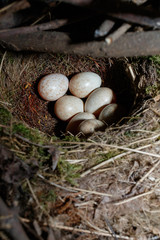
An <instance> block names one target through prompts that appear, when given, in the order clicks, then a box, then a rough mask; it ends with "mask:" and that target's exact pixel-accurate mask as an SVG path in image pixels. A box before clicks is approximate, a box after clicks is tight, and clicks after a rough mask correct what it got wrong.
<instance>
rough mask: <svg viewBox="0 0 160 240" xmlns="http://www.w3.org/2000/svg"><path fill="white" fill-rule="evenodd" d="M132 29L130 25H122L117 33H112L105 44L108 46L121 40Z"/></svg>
mask: <svg viewBox="0 0 160 240" xmlns="http://www.w3.org/2000/svg"><path fill="white" fill-rule="evenodd" d="M130 27H131V25H130V24H128V23H124V24H122V26H121V27H120V28H118V29H117V30H116V31H115V32H113V33H111V34H110V35H109V36H107V37H106V38H105V42H106V43H107V45H110V44H111V43H112V42H114V41H116V40H117V39H118V38H120V37H121V36H122V35H123V34H124V33H125V32H127V30H128V29H129V28H130Z"/></svg>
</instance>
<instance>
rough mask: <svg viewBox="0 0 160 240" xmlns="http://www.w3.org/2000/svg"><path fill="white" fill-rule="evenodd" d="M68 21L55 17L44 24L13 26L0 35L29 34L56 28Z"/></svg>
mask: <svg viewBox="0 0 160 240" xmlns="http://www.w3.org/2000/svg"><path fill="white" fill-rule="evenodd" d="M66 23H67V19H55V20H53V21H50V22H47V23H42V24H37V25H34V26H27V27H17V28H12V29H5V30H1V31H0V35H1V37H2V36H7V35H8V34H9V35H10V36H12V35H15V34H27V33H34V32H37V31H45V30H49V29H52V30H53V29H56V28H59V27H61V26H64V25H65V24H66Z"/></svg>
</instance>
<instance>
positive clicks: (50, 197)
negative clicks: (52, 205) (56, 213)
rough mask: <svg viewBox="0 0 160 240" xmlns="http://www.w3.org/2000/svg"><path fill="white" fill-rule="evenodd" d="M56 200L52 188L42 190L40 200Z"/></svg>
mask: <svg viewBox="0 0 160 240" xmlns="http://www.w3.org/2000/svg"><path fill="white" fill-rule="evenodd" d="M55 201H56V194H55V192H54V191H53V190H49V191H48V192H46V193H45V192H42V195H41V202H44V203H45V202H55Z"/></svg>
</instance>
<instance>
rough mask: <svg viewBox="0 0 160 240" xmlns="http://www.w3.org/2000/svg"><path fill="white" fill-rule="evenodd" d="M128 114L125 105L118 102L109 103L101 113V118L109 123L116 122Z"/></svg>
mask: <svg viewBox="0 0 160 240" xmlns="http://www.w3.org/2000/svg"><path fill="white" fill-rule="evenodd" d="M125 114H126V109H125V108H124V106H122V105H120V104H116V103H112V104H109V105H107V106H106V107H105V108H103V110H102V111H101V113H100V114H99V120H101V121H104V122H106V123H107V124H112V123H116V122H117V121H119V120H120V119H121V118H122V117H123V116H124V115H125Z"/></svg>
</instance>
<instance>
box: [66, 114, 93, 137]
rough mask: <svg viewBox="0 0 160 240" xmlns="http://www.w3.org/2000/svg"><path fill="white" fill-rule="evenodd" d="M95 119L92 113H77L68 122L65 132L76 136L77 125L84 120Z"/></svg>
mask: <svg viewBox="0 0 160 240" xmlns="http://www.w3.org/2000/svg"><path fill="white" fill-rule="evenodd" d="M95 118H96V117H95V116H94V115H93V114H92V113H88V112H80V113H77V114H76V115H75V116H74V117H73V118H71V120H70V121H69V123H68V125H67V127H66V131H67V132H70V133H72V134H73V135H76V134H77V133H78V126H79V124H80V123H81V122H82V121H84V120H86V119H95Z"/></svg>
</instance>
